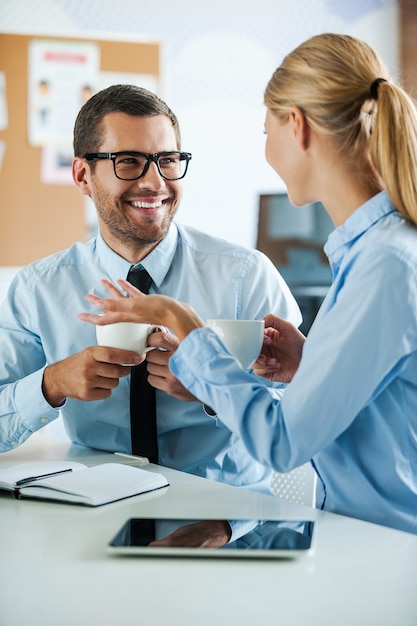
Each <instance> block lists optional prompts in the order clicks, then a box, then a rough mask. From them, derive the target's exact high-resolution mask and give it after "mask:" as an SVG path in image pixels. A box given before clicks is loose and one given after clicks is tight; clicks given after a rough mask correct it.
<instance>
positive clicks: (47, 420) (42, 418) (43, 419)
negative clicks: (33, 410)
mask: <svg viewBox="0 0 417 626" xmlns="http://www.w3.org/2000/svg"><path fill="white" fill-rule="evenodd" d="M41 422H42V424H47V423H48V422H49V419H48V418H47V417H41Z"/></svg>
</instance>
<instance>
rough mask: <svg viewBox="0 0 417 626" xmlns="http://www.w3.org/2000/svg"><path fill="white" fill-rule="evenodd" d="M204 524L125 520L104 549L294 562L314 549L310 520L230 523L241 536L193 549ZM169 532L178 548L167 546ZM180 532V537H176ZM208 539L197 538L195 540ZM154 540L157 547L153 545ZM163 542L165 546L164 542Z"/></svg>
mask: <svg viewBox="0 0 417 626" xmlns="http://www.w3.org/2000/svg"><path fill="white" fill-rule="evenodd" d="M207 521H208V520H206V521H205V524H203V522H202V520H191V519H187V520H185V519H182V520H181V519H147V518H132V519H129V520H128V521H127V522H126V523H125V524H124V525H123V527H122V528H121V529H120V530H119V532H118V533H117V534H116V535H115V537H114V538H113V539H112V540H111V542H110V543H109V545H108V546H107V552H108V553H109V554H114V555H125V556H126V555H132V556H142V557H143V556H145V557H161V556H162V557H217V558H257V559H295V558H298V557H300V556H303V555H307V554H311V553H312V552H313V548H314V545H313V544H314V536H315V533H314V526H315V524H314V522H313V521H294V522H291V521H269V520H268V521H265V520H238V521H234V528H235V533H236V532H237V533H238V534H239V531H240V530H241V531H242V533H244V534H242V536H240V537H239V538H238V539H236V540H234V541H232V542H229V543H227V544H225V545H222V546H221V547H219V548H211V547H200V546H201V541H199V546H198V547H194V546H193V545H191V544H192V543H195V537H196V532H197V533H198V532H200V529H204V530H203V532H204V533H207ZM173 533H175V535H174V536H175V537H178V536H180V537H181V545H178V541H177V542H176V545H167V544H168V543H169V542H170V538H171V537H172V535H173ZM178 533H180V535H179V534H178ZM200 538H201V539H202V540H204V539H209V537H207V536H206V537H204V536H202V537H199V539H200ZM155 541H158V542H159V545H158V546H155V545H153V542H155ZM164 542H165V543H164Z"/></svg>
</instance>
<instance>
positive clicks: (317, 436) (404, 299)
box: [81, 34, 417, 533]
mask: <svg viewBox="0 0 417 626" xmlns="http://www.w3.org/2000/svg"><path fill="white" fill-rule="evenodd" d="M265 104H266V107H267V112H266V121H265V131H266V135H267V138H266V151H265V152H266V158H267V160H268V162H269V163H270V165H271V166H272V167H273V168H274V169H275V170H276V172H277V173H278V174H279V175H280V176H281V177H282V178H283V180H284V181H285V183H286V185H287V189H288V194H289V196H290V199H291V202H292V203H293V204H294V205H295V206H299V205H304V204H306V203H309V202H313V201H316V200H320V201H321V202H322V203H323V205H324V206H325V208H326V210H327V212H328V213H329V215H330V217H331V219H332V221H333V223H334V226H335V230H334V231H333V232H332V233H331V235H330V236H329V239H328V241H327V243H326V245H325V252H326V254H327V256H328V258H329V263H330V266H331V269H332V274H333V281H332V286H331V288H330V290H329V292H328V295H327V297H326V298H325V300H324V302H323V304H322V307H321V309H320V311H319V314H318V315H317V318H316V320H315V322H314V324H313V326H312V328H311V330H310V332H309V335H308V338H307V339H305V338H304V336H303V335H302V334H301V333H300V332H299V331H298V330H297V329H295V328H293V327H292V326H291V325H290V324H288V323H286V322H284V321H283V320H281V319H279V318H277V317H275V316H274V315H272V314H271V315H268V316H267V317H266V318H265V325H266V327H267V331H266V337H265V342H264V346H263V349H262V354H261V355H260V357H259V360H258V363H257V368H256V373H257V374H258V375H262V376H263V378H260V377H259V376H256V375H255V374H253V373H247V372H245V371H243V370H242V369H241V368H240V367H239V365H238V364H237V362H236V361H235V360H234V359H233V358H232V357H231V356H230V355H229V354H228V352H227V351H226V349H225V347H224V346H223V344H222V343H221V341H220V339H219V338H218V337H217V336H216V335H215V334H214V332H213V331H212V330H211V329H209V328H206V327H204V324H203V322H202V321H201V320H200V319H199V318H198V317H197V315H196V314H195V313H194V311H193V310H192V309H191V308H190V307H189V306H187V305H186V304H182V303H178V302H175V301H172V300H170V299H168V298H165V297H162V296H143V295H141V294H140V293H139V292H137V291H136V290H135V289H134V288H132V287H131V286H129V285H128V284H127V283H126V282H125V281H119V283H120V286H121V287H122V288H123V289H124V290H125V291H126V293H127V294H128V295H129V296H131V297H129V298H126V297H125V296H123V295H122V294H121V293H120V292H119V291H118V290H117V289H116V288H115V287H114V286H112V285H111V284H110V283H108V282H105V281H104V282H105V284H106V286H107V288H108V291H109V292H110V294H111V295H112V298H109V299H105V300H100V299H98V298H97V297H94V296H91V295H90V296H88V297H87V299H88V300H89V301H90V302H91V303H93V304H94V305H96V306H97V307H98V308H99V309H100V310H101V311H102V312H103V313H104V315H103V316H100V317H99V316H97V315H91V314H90V315H88V314H82V315H81V318H82V319H84V320H86V321H90V322H93V323H110V322H114V321H121V320H127V321H136V322H150V323H157V324H163V325H165V326H168V327H170V328H172V329H173V330H174V331H175V333H176V334H177V335H178V337H179V339H180V341H181V343H180V345H179V347H178V349H177V351H176V352H175V354H174V355H173V356H172V357H171V361H170V368H171V370H172V372H173V373H174V374H175V375H176V376H177V377H178V379H179V380H180V381H181V382H182V383H183V384H184V385H185V386H186V387H187V388H188V389H189V390H190V391H191V393H193V394H194V395H195V396H196V397H198V398H199V399H200V400H201V401H202V402H204V403H205V404H207V405H209V406H211V407H213V409H214V410H215V411H216V413H217V416H218V418H219V419H220V420H222V421H224V423H225V425H226V426H227V427H228V428H229V429H230V430H232V431H234V432H235V433H237V434H239V435H240V436H241V437H242V439H243V441H244V442H245V445H246V446H247V448H248V450H249V452H250V453H251V454H252V455H253V456H254V457H255V458H256V459H257V460H258V461H260V462H262V463H264V464H268V465H270V466H272V467H273V468H275V469H276V470H277V471H280V472H285V471H288V470H290V469H292V468H294V467H296V466H298V465H301V464H303V463H305V462H306V461H308V460H310V459H311V461H312V463H313V466H314V467H315V469H316V471H317V474H318V477H319V489H318V495H317V506H320V507H321V508H324V509H325V510H328V511H333V512H337V513H341V514H344V515H350V516H353V517H357V518H361V519H364V520H368V521H372V522H376V523H379V524H384V525H387V526H391V527H394V528H398V529H402V530H406V531H409V532H413V533H417V229H416V224H417V115H416V109H415V106H414V104H413V102H412V100H411V99H410V98H409V97H408V96H407V94H406V93H405V92H404V91H403V90H402V89H401V88H400V87H399V86H398V85H396V84H394V82H393V81H392V79H391V78H390V77H389V75H388V72H387V70H386V68H385V67H384V65H383V64H382V62H381V60H380V59H379V58H378V56H377V55H376V53H375V52H374V51H373V50H372V49H371V48H370V47H369V46H368V45H367V44H365V43H363V42H361V41H358V40H356V39H354V38H352V37H349V36H346V35H335V34H323V35H318V36H316V37H313V38H311V39H309V40H308V41H306V42H305V43H303V44H302V45H300V46H299V47H298V48H297V49H295V50H294V51H293V52H292V53H291V54H289V55H288V56H287V57H286V58H285V59H284V61H283V63H282V65H281V66H280V67H279V68H278V69H277V70H276V71H275V73H274V74H273V76H272V78H271V80H270V82H269V84H268V86H267V88H266V92H265ZM294 210H296V209H294ZM269 381H283V382H288V383H289V384H288V385H287V386H286V388H285V389H284V390H283V389H281V390H278V389H277V388H276V386H275V388H274V386H273V385H272V384H271V383H270V382H269Z"/></svg>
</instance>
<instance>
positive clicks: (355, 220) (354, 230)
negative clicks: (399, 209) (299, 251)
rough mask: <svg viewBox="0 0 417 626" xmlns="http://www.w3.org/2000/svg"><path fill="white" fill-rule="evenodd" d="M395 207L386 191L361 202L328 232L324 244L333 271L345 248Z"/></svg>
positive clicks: (392, 211)
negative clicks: (342, 221)
mask: <svg viewBox="0 0 417 626" xmlns="http://www.w3.org/2000/svg"><path fill="white" fill-rule="evenodd" d="M395 211H396V208H395V207H394V205H393V204H392V202H391V200H390V199H389V197H388V194H387V192H386V191H381V192H380V193H378V194H377V195H376V196H373V197H372V198H371V199H370V200H368V201H367V202H365V203H364V204H362V205H361V206H360V207H359V208H358V209H356V211H355V212H354V213H352V215H351V216H350V217H349V218H348V219H347V220H346V222H344V223H343V224H342V225H341V226H339V227H338V228H336V229H335V230H334V231H333V232H331V233H330V235H329V237H328V239H327V242H326V244H325V246H324V252H325V253H326V255H327V257H328V258H329V261H330V262H331V265H332V267H333V271H334V270H335V267H338V266H339V265H340V262H341V260H342V258H343V256H344V254H345V252H346V249H347V248H348V247H350V245H351V244H352V243H353V242H354V241H355V240H356V239H357V238H358V237H360V236H361V235H362V234H363V233H364V232H366V231H367V230H368V229H369V228H370V227H371V226H373V225H374V224H376V222H378V221H379V220H380V219H382V218H383V217H385V216H386V215H389V214H390V213H394V212H395Z"/></svg>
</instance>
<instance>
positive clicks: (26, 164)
mask: <svg viewBox="0 0 417 626" xmlns="http://www.w3.org/2000/svg"><path fill="white" fill-rule="evenodd" d="M34 39H36V40H43V39H44V40H47V41H53V40H54V39H56V40H57V41H58V40H59V41H63V40H64V41H83V42H85V41H87V40H85V39H75V38H74V39H69V38H62V37H60V38H59V39H58V38H54V37H49V36H48V37H37V36H35V35H33V36H26V35H9V34H0V72H3V73H4V76H5V94H6V102H7V117H8V123H7V127H6V128H5V129H2V130H0V141H1V142H3V145H4V148H5V149H4V154H3V160H2V167H1V170H0V266H22V265H26V264H27V263H30V262H31V261H34V260H36V259H38V258H41V257H43V256H46V255H48V254H51V253H53V252H56V251H58V250H62V249H64V248H66V247H68V246H69V245H70V244H71V243H73V242H74V241H84V240H85V239H86V234H87V229H86V222H85V215H84V199H83V196H82V195H81V194H80V192H79V191H78V189H77V188H76V187H75V185H74V186H72V185H61V184H45V183H44V182H42V180H41V175H40V171H41V150H42V148H41V147H38V146H33V145H30V144H29V141H28V47H29V45H30V42H31V41H32V40H34ZM88 41H89V42H91V43H94V44H96V45H97V46H99V50H100V71H106V72H126V73H134V74H135V73H136V74H150V75H154V76H158V77H159V73H160V46H159V44H157V43H135V42H118V41H107V40H90V39H89V40H88Z"/></svg>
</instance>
